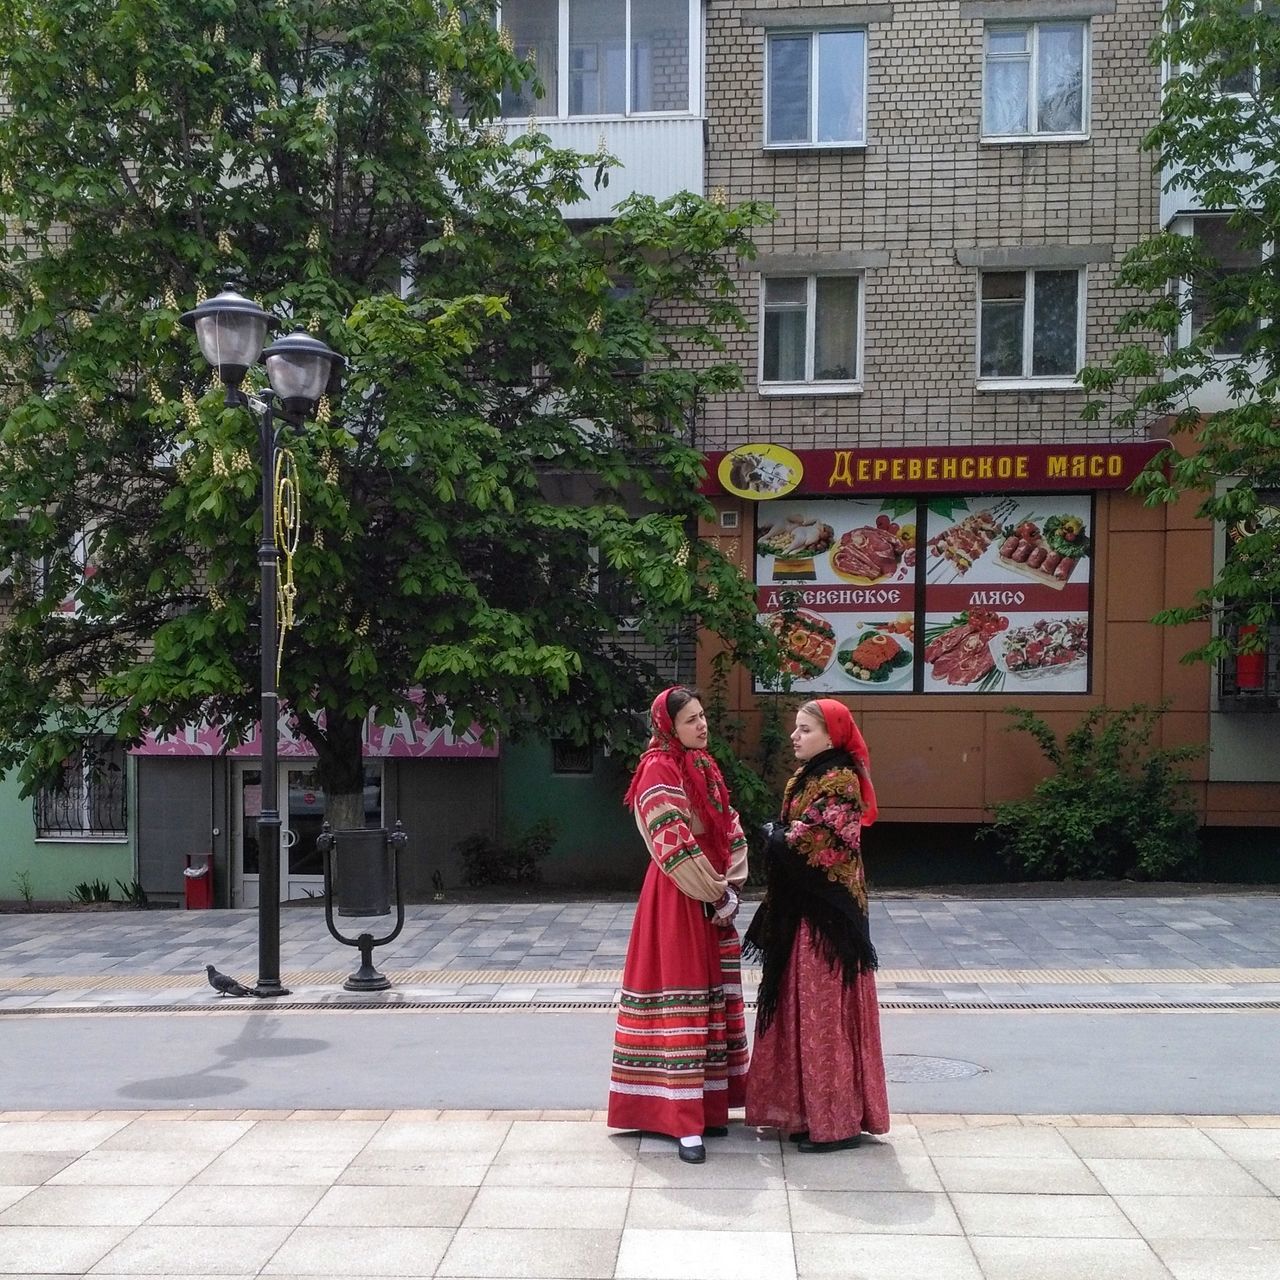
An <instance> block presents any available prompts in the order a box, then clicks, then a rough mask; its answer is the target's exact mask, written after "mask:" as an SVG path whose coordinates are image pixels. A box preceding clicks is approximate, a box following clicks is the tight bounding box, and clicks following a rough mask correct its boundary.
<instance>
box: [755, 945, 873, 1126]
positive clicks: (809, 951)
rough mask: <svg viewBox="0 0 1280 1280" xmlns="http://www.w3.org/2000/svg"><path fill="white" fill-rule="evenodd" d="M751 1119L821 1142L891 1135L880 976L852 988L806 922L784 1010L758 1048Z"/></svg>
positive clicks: (786, 978) (782, 998)
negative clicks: (833, 966)
mask: <svg viewBox="0 0 1280 1280" xmlns="http://www.w3.org/2000/svg"><path fill="white" fill-rule="evenodd" d="M746 1122H747V1124H749V1125H757V1126H760V1127H764V1126H768V1127H770V1128H774V1129H779V1130H781V1131H782V1134H783V1136H784V1137H786V1136H789V1135H790V1134H793V1133H802V1132H804V1131H805V1130H808V1132H809V1137H810V1138H811V1139H812V1140H813V1141H814V1142H835V1141H837V1140H838V1139H840V1138H848V1137H850V1136H851V1135H853V1134H855V1133H888V1132H889V1093H888V1089H887V1087H886V1085H885V1078H884V1055H883V1053H882V1051H881V1048H880V1006H879V1003H878V1002H877V999H876V979H875V975H874V974H872V973H864V974H860V975H859V976H858V979H857V981H856V982H855V983H854V984H853V985H852V986H849V987H846V986H845V985H844V984H843V982H841V980H840V978H839V976H838V975H837V974H835V973H833V972H832V971H831V968H830V966H829V965H828V964H827V962H826V961H825V960H824V959H822V957H821V956H820V955H818V953H817V952H816V951H815V950H814V947H813V942H812V939H811V937H810V933H809V926H808V925H807V924H805V923H804V922H803V921H802V922H801V924H800V927H799V929H798V930H797V931H796V942H795V946H794V947H793V949H792V951H791V960H790V963H789V964H788V965H787V971H786V973H785V974H784V975H783V978H782V990H781V991H780V992H779V995H778V1010H777V1013H776V1014H775V1015H774V1019H773V1021H772V1022H771V1023H770V1024H769V1029H768V1030H767V1031H765V1032H764V1034H763V1035H758V1036H757V1037H756V1042H755V1047H754V1049H753V1050H752V1055H751V1074H750V1076H749V1078H748V1080H747V1119H746Z"/></svg>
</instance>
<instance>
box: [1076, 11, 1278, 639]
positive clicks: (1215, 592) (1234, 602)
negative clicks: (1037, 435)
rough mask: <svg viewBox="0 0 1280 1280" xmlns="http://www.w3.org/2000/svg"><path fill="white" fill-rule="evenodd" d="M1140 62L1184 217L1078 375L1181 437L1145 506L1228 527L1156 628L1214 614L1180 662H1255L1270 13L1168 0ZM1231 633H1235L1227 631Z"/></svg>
mask: <svg viewBox="0 0 1280 1280" xmlns="http://www.w3.org/2000/svg"><path fill="white" fill-rule="evenodd" d="M1152 56H1153V58H1154V59H1156V60H1158V61H1159V62H1160V63H1162V64H1163V65H1164V67H1165V68H1166V72H1167V76H1166V83H1165V90H1164V97H1163V102H1162V106H1161V112H1160V119H1159V121H1158V123H1157V124H1156V125H1155V127H1154V128H1153V129H1152V130H1151V131H1150V133H1149V134H1148V135H1147V137H1146V139H1145V146H1146V149H1147V150H1149V151H1150V152H1151V153H1152V155H1153V157H1154V158H1155V160H1156V162H1157V163H1158V164H1159V165H1160V166H1161V167H1162V170H1163V173H1164V179H1165V182H1166V184H1167V185H1168V186H1169V187H1170V188H1177V189H1179V190H1181V191H1183V192H1185V193H1187V195H1188V196H1189V197H1190V199H1188V200H1187V201H1186V202H1185V203H1186V204H1187V205H1188V207H1192V208H1201V209H1204V210H1206V211H1208V212H1209V213H1217V214H1218V215H1219V216H1216V217H1212V218H1203V219H1196V220H1195V221H1194V222H1193V223H1192V224H1191V225H1192V233H1191V234H1180V233H1179V229H1178V228H1176V227H1175V228H1170V229H1167V230H1164V231H1162V232H1161V233H1160V234H1158V235H1155V236H1153V237H1151V238H1149V239H1148V240H1146V241H1144V242H1143V243H1141V244H1140V245H1138V246H1137V247H1136V248H1135V249H1133V250H1132V251H1131V252H1130V253H1129V254H1128V255H1127V257H1126V258H1125V261H1124V263H1123V265H1122V268H1121V271H1120V274H1119V283H1120V284H1121V285H1122V286H1128V287H1131V288H1134V289H1137V290H1139V291H1141V292H1142V293H1143V294H1144V295H1145V297H1144V300H1143V301H1142V302H1141V303H1140V304H1139V305H1138V306H1135V307H1134V308H1132V309H1131V310H1130V311H1129V312H1128V313H1127V314H1126V315H1125V316H1124V317H1123V320H1122V322H1121V326H1120V328H1121V332H1122V333H1123V334H1126V335H1127V336H1128V338H1129V341H1128V342H1126V343H1125V344H1124V345H1123V346H1122V347H1121V348H1120V349H1119V350H1118V351H1117V352H1116V354H1115V356H1114V357H1113V358H1112V360H1111V361H1110V363H1109V364H1108V365H1106V366H1105V367H1102V368H1092V369H1086V370H1085V371H1084V373H1083V375H1082V380H1083V382H1084V384H1085V386H1086V387H1087V388H1088V389H1089V390H1090V391H1091V392H1092V393H1093V394H1094V396H1095V397H1097V398H1094V399H1092V400H1091V401H1090V403H1089V405H1088V408H1087V410H1086V416H1089V417H1092V418H1095V419H1096V418H1097V417H1098V416H1099V415H1100V414H1101V413H1102V412H1104V411H1105V410H1106V409H1107V408H1108V407H1109V406H1110V403H1111V402H1114V401H1116V400H1119V402H1120V404H1121V407H1120V408H1119V409H1118V410H1117V411H1115V412H1113V414H1112V419H1113V421H1114V422H1115V423H1116V424H1117V425H1119V426H1148V425H1150V424H1152V423H1159V424H1160V425H1161V427H1162V429H1163V430H1167V431H1168V432H1169V433H1172V434H1173V435H1175V436H1177V437H1180V439H1178V440H1176V441H1175V444H1176V445H1177V447H1176V448H1174V449H1172V450H1169V451H1166V453H1165V454H1164V455H1162V456H1161V457H1158V458H1156V459H1155V460H1154V462H1153V464H1152V465H1151V467H1149V468H1148V470H1147V471H1146V472H1145V474H1144V475H1143V476H1142V477H1140V480H1139V483H1138V488H1139V490H1140V491H1141V492H1144V493H1145V494H1146V495H1147V498H1148V501H1150V502H1172V501H1175V500H1177V499H1179V498H1180V497H1182V496H1183V495H1185V494H1196V495H1201V499H1200V505H1199V514H1200V515H1201V516H1204V517H1206V518H1208V519H1212V520H1215V521H1220V522H1223V523H1225V524H1226V525H1227V526H1228V527H1229V528H1230V529H1231V530H1232V532H1233V535H1234V541H1233V545H1232V554H1231V555H1230V556H1229V557H1227V559H1226V562H1225V563H1224V565H1223V567H1222V569H1221V570H1220V572H1219V573H1218V575H1217V577H1216V578H1215V580H1214V581H1213V582H1212V584H1210V585H1209V586H1208V587H1206V588H1205V589H1204V590H1203V591H1201V592H1200V593H1199V595H1198V597H1197V599H1196V600H1195V601H1194V602H1193V603H1191V604H1188V605H1185V606H1181V607H1177V608H1171V609H1167V610H1165V611H1164V612H1162V613H1161V614H1159V615H1158V617H1157V621H1159V622H1164V623H1184V622H1192V621H1200V620H1205V619H1215V620H1217V621H1218V622H1219V623H1220V624H1222V625H1219V626H1217V627H1215V629H1214V633H1213V635H1212V637H1211V638H1210V639H1209V640H1208V641H1207V642H1206V643H1205V644H1203V645H1201V646H1199V647H1198V648H1196V649H1195V650H1194V651H1193V652H1192V653H1190V654H1188V658H1190V659H1196V658H1199V659H1208V660H1219V659H1221V658H1224V657H1226V656H1228V655H1229V654H1230V653H1232V652H1235V651H1240V652H1249V651H1256V650H1257V649H1258V648H1260V647H1261V645H1262V643H1263V637H1264V635H1265V630H1255V628H1263V629H1265V627H1266V626H1267V625H1268V624H1269V623H1273V622H1274V621H1276V620H1277V618H1280V520H1276V519H1274V515H1275V508H1274V503H1275V497H1274V495H1275V492H1276V491H1277V490H1280V323H1277V321H1280V257H1277V256H1276V255H1275V253H1274V246H1275V245H1277V244H1280V12H1278V11H1277V9H1276V6H1275V5H1274V4H1272V3H1270V0H1243V3H1242V0H1170V2H1169V3H1168V4H1167V5H1166V8H1165V25H1164V28H1163V32H1162V34H1161V35H1160V37H1159V38H1158V39H1157V40H1156V41H1155V43H1154V45H1153V46H1152ZM1241 626H1243V628H1244V629H1243V631H1241V630H1240V629H1239V628H1240V627H1241Z"/></svg>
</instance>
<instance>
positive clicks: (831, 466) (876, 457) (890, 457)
mask: <svg viewBox="0 0 1280 1280" xmlns="http://www.w3.org/2000/svg"><path fill="white" fill-rule="evenodd" d="M1168 447H1169V442H1168V441H1167V440H1144V441H1140V442H1138V443H1129V444H1062V445H1057V444H1055V445H1048V444H1031V445H945V446H939V447H937V448H902V449H857V448H850V449H810V450H800V451H798V452H792V451H791V450H789V449H784V448H783V447H782V446H781V445H776V444H744V445H739V446H738V448H736V449H733V450H732V451H730V452H728V453H709V454H707V479H706V481H705V483H704V485H703V492H704V493H731V494H733V495H734V496H735V497H738V498H747V499H750V500H751V501H753V502H764V501H769V500H773V499H776V498H782V497H786V496H788V495H797V496H798V495H807V496H818V495H831V496H838V495H847V496H860V495H864V494H889V493H892V494H903V493H1002V492H1019V493H1039V492H1043V491H1046V490H1063V491H1073V492H1077V493H1078V492H1080V491H1082V490H1084V491H1091V490H1096V489H1127V488H1128V487H1129V486H1130V485H1131V484H1132V483H1133V482H1134V480H1135V479H1136V478H1137V476H1138V474H1139V473H1140V472H1141V471H1142V469H1143V468H1144V467H1145V466H1146V465H1147V464H1148V463H1149V462H1150V461H1151V460H1152V459H1153V458H1154V457H1156V455H1157V454H1159V453H1160V452H1162V451H1163V450H1164V449H1166V448H1168Z"/></svg>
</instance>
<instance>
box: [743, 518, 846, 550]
mask: <svg viewBox="0 0 1280 1280" xmlns="http://www.w3.org/2000/svg"><path fill="white" fill-rule="evenodd" d="M834 536H835V531H834V530H833V529H832V528H831V526H830V525H829V524H825V523H824V522H823V521H821V520H819V519H818V518H817V516H806V515H802V514H801V513H800V512H798V511H793V512H791V513H790V514H789V515H784V516H778V517H777V518H776V519H774V520H773V522H772V523H771V524H767V525H766V524H761V526H760V529H759V531H758V532H757V533H756V552H757V553H758V554H759V555H762V556H776V557H778V558H779V559H781V560H802V559H811V558H812V557H813V556H817V555H821V554H822V552H824V551H826V550H828V549H829V548H830V546H831V539H832V538H833V537H834Z"/></svg>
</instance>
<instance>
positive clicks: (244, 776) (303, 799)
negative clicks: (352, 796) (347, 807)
mask: <svg viewBox="0 0 1280 1280" xmlns="http://www.w3.org/2000/svg"><path fill="white" fill-rule="evenodd" d="M235 795H236V796H237V799H238V803H236V805H235V816H236V819H237V821H236V822H235V823H234V824H233V826H234V833H233V834H234V837H235V847H236V853H237V858H236V864H237V866H238V867H239V871H240V874H239V876H238V877H237V879H238V884H237V885H236V889H237V892H236V893H235V894H234V895H233V901H234V903H235V905H236V906H239V907H256V906H257V905H258V901H259V892H258V884H259V878H260V877H259V871H260V863H259V839H258V818H259V816H260V815H261V813H262V770H261V769H260V768H259V767H258V766H257V764H256V763H255V764H247V763H240V762H237V763H236V769H235ZM324 801H325V797H324V790H323V788H322V787H321V786H320V784H319V780H318V779H317V777H316V770H315V766H314V765H313V764H282V765H281V766H280V791H279V802H278V803H279V810H280V824H281V825H280V901H281V902H290V901H293V900H295V899H299V898H318V897H321V896H323V894H324V861H323V859H322V858H321V856H320V851H319V850H318V849H317V848H316V839H317V837H318V836H319V835H320V827H321V824H322V823H323V822H324ZM364 820H365V826H368V827H378V826H381V825H382V765H381V763H379V762H371V763H367V764H366V765H365V768H364Z"/></svg>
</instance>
